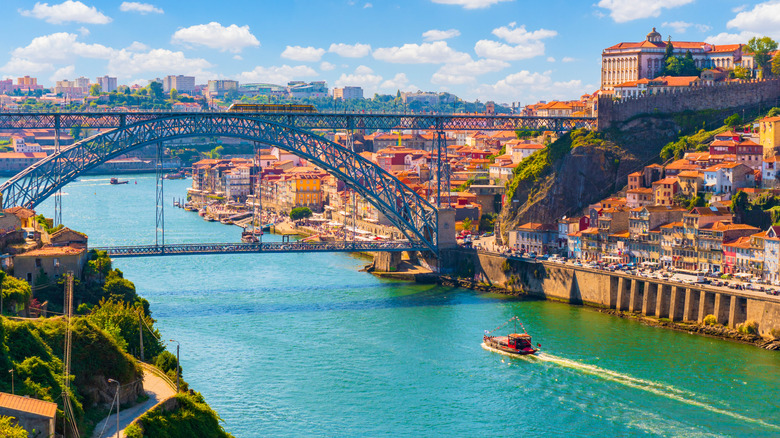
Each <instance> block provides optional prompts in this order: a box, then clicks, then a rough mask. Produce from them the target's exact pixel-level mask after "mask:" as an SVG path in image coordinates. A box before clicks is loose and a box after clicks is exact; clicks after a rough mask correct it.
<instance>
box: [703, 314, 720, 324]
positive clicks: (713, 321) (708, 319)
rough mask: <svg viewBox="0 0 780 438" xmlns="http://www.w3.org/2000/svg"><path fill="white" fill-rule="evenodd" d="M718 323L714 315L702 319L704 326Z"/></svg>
mask: <svg viewBox="0 0 780 438" xmlns="http://www.w3.org/2000/svg"><path fill="white" fill-rule="evenodd" d="M717 323H718V318H715V315H707V316H705V317H704V325H715V324H717Z"/></svg>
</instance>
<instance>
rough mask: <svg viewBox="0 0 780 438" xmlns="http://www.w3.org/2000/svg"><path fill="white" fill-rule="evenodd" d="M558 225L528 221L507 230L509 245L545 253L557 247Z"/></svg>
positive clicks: (522, 249) (521, 249) (526, 250)
mask: <svg viewBox="0 0 780 438" xmlns="http://www.w3.org/2000/svg"><path fill="white" fill-rule="evenodd" d="M557 240H558V225H557V224H540V223H534V222H529V223H526V224H523V225H520V226H519V227H517V229H516V230H512V231H510V232H509V246H510V247H512V248H515V249H518V250H520V251H525V252H535V253H537V254H546V253H548V252H549V250H550V249H552V247H557Z"/></svg>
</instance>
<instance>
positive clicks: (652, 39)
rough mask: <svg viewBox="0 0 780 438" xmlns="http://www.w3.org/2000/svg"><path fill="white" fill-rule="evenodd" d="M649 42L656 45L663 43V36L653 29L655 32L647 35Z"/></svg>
mask: <svg viewBox="0 0 780 438" xmlns="http://www.w3.org/2000/svg"><path fill="white" fill-rule="evenodd" d="M647 41H650V42H654V43H658V42H661V34H660V33H658V32H657V31H656V30H655V28H653V31H652V32H650V33H648V34H647Z"/></svg>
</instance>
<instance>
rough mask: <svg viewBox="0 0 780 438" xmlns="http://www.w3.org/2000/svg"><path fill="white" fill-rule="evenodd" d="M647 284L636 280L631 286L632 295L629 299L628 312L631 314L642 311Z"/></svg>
mask: <svg viewBox="0 0 780 438" xmlns="http://www.w3.org/2000/svg"><path fill="white" fill-rule="evenodd" d="M646 284H647V282H644V283H643V282H641V281H639V280H634V282H633V283H632V284H631V295H630V296H629V299H628V311H629V312H638V311H639V310H641V309H642V299H643V295H644V294H645V285H646Z"/></svg>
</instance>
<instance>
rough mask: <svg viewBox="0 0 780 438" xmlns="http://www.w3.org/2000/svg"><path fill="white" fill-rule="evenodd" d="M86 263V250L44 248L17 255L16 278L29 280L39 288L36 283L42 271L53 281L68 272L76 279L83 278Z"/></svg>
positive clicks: (31, 284)
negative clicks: (82, 272) (82, 273)
mask: <svg viewBox="0 0 780 438" xmlns="http://www.w3.org/2000/svg"><path fill="white" fill-rule="evenodd" d="M86 262H87V250H86V248H76V247H72V246H44V247H43V248H40V249H34V250H32V251H27V252H25V253H21V254H17V255H15V256H14V276H15V277H17V278H21V279H23V280H27V282H28V283H30V286H37V285H36V284H35V282H36V281H37V280H36V277H38V274H39V272H40V271H43V272H44V273H45V274H46V275H47V276H48V277H49V278H50V279H52V280H54V279H57V278H59V277H60V275H62V274H65V273H66V272H73V274H74V275H75V276H76V278H81V271H82V269H83V268H84V264H85V263H86Z"/></svg>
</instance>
